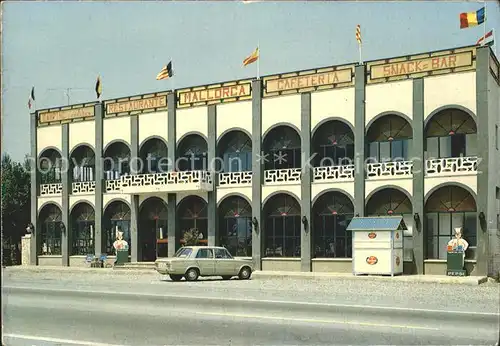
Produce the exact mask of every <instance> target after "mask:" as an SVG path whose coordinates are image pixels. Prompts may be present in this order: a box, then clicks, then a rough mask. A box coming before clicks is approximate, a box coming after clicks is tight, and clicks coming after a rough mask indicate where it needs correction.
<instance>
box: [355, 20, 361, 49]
mask: <svg viewBox="0 0 500 346" xmlns="http://www.w3.org/2000/svg"><path fill="white" fill-rule="evenodd" d="M356 41H358V44H360V45H361V25H359V24H358V25H356Z"/></svg>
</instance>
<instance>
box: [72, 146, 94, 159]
mask: <svg viewBox="0 0 500 346" xmlns="http://www.w3.org/2000/svg"><path fill="white" fill-rule="evenodd" d="M81 147H89V149H91V150H92V152H93V153H94V157H95V147H94V146H93V145H92V144H90V143H88V142H81V143H78V144H77V145H75V146H74V147H73V149H71V151H70V152H69V155H68V156H69V157H72V156H73V153H74V152H75V151H76V150H78V149H79V148H81Z"/></svg>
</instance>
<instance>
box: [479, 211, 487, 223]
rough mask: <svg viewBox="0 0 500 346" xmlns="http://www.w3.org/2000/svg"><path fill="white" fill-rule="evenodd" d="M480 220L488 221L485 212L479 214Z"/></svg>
mask: <svg viewBox="0 0 500 346" xmlns="http://www.w3.org/2000/svg"><path fill="white" fill-rule="evenodd" d="M479 220H480V221H482V222H484V221H486V216H485V215H484V213H483V212H480V213H479Z"/></svg>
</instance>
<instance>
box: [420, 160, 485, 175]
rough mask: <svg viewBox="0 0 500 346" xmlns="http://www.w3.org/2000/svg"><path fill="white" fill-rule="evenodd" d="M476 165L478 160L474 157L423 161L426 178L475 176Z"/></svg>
mask: <svg viewBox="0 0 500 346" xmlns="http://www.w3.org/2000/svg"><path fill="white" fill-rule="evenodd" d="M477 164H478V158H477V157H476V156H469V157H449V158H444V159H429V160H426V161H425V175H426V176H428V177H433V176H440V175H441V176H442V175H471V174H472V175H474V174H477Z"/></svg>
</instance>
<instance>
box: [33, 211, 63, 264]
mask: <svg viewBox="0 0 500 346" xmlns="http://www.w3.org/2000/svg"><path fill="white" fill-rule="evenodd" d="M61 225H63V222H62V208H61V207H60V206H59V205H58V204H57V203H53V202H47V203H45V204H44V205H43V206H42V208H41V209H40V211H39V213H38V222H37V225H36V226H35V227H37V229H35V231H36V234H37V235H39V237H40V241H39V242H38V241H37V243H39V246H40V248H37V254H41V255H61V254H62V230H61Z"/></svg>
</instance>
